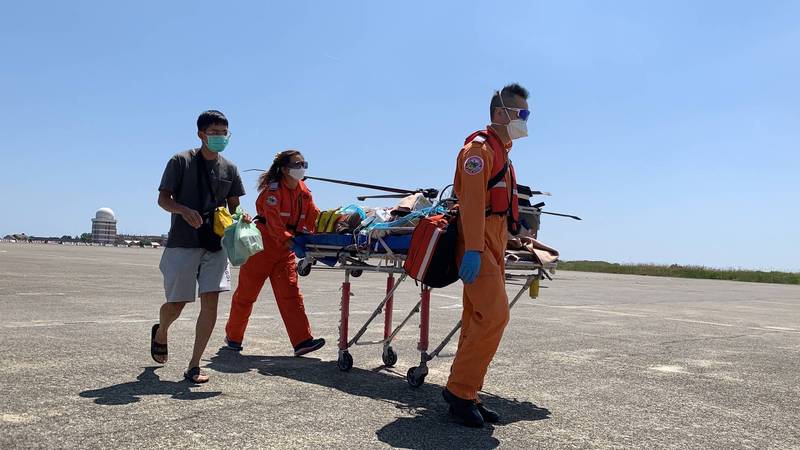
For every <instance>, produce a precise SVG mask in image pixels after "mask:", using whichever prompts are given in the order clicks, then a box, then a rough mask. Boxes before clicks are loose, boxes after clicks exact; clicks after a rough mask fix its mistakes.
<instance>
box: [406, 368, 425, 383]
mask: <svg viewBox="0 0 800 450" xmlns="http://www.w3.org/2000/svg"><path fill="white" fill-rule="evenodd" d="M417 369H418V367H411V368H409V369H408V372H406V381H408V384H410V385H411V387H414V388H418V387H420V386H422V385H423V384H424V383H425V374H420V373H419V372H418V371H417Z"/></svg>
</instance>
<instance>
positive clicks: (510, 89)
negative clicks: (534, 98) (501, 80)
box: [489, 83, 530, 118]
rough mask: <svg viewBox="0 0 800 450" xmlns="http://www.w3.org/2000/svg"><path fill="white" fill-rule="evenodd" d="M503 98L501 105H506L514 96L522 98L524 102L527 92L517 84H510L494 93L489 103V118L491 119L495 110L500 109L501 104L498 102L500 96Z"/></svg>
mask: <svg viewBox="0 0 800 450" xmlns="http://www.w3.org/2000/svg"><path fill="white" fill-rule="evenodd" d="M501 95H502V96H503V103H508V100H511V98H512V97H514V96H519V97H522V98H524V99H525V100H527V99H528V95H530V94H529V93H528V90H527V89H525V88H524V87H522V86H520V85H519V84H517V83H511V84H509V85H506V86H505V87H504V88H503V89H501V90H500V91H495V93H494V95H493V96H492V101H491V102H490V103H489V118H491V117H492V114H494V109H495V108H500V107H501V106H503V104H502V103H501V102H500V96H501Z"/></svg>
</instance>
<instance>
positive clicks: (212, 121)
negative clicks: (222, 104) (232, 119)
mask: <svg viewBox="0 0 800 450" xmlns="http://www.w3.org/2000/svg"><path fill="white" fill-rule="evenodd" d="M211 125H225V126H226V127H227V126H228V118H227V117H225V114H222V113H221V112H220V111H217V110H216V109H209V110H208V111H203V112H202V113H201V114H200V117H198V118H197V131H206V130H207V129H208V127H210V126H211Z"/></svg>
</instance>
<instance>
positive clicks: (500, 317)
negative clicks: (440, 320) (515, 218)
mask: <svg viewBox="0 0 800 450" xmlns="http://www.w3.org/2000/svg"><path fill="white" fill-rule="evenodd" d="M487 132H488V133H490V134H494V135H495V136H496V134H495V133H494V131H492V130H491V128H489V129H488V131H487ZM498 140H499V137H498ZM510 149H511V145H510V144H508V145H506V152H505V153H506V155H507V153H508V150H510ZM506 158H507V156H506ZM494 159H495V158H494V152H493V151H492V149H491V147H490V146H489V143H488V142H484V141H483V140H482V139H476V140H473V141H472V142H469V143H467V144H466V145H465V146H464V148H462V149H461V152H460V153H459V155H458V163H457V166H456V175H455V182H454V184H455V185H454V190H455V194H456V196H457V197H458V200H459V205H460V214H459V225H458V249H457V252H458V255H457V257H458V261H459V262H460V261H461V260H462V258H463V256H464V252H465V251H467V250H476V251H479V252H481V267H480V272H479V273H478V276H477V278H476V279H475V281H474V282H473V283H472V284H465V285H464V311H463V313H462V315H461V322H462V326H461V335H460V336H459V339H458V350H457V352H456V356H455V359H454V360H453V365H452V366H451V367H450V378H449V379H448V380H447V389H448V390H449V391H450V392H451V393H453V394H454V395H456V396H458V397H460V398H463V399H468V400H475V399H477V396H478V391H479V390H481V389H482V387H483V379H484V377H485V376H486V370H487V369H488V368H489V363H491V362H492V358H493V357H494V354H495V352H496V351H497V347H498V346H499V345H500V339H501V338H502V337H503V330H505V327H506V324H507V323H508V318H509V313H508V296H507V295H506V289H505V283H504V278H505V250H506V244H507V241H508V222H507V220H508V219H507V217H505V216H499V215H490V216H488V217H487V216H486V210H487V208H488V207H489V205H490V201H489V195H488V192H487V184H488V182H489V180H490V179H491V178H492V173H493V168H494V167H495V164H500V165H501V166H502V165H503V164H504V163H505V161H494ZM511 180H512V179H511V175H510V171H509V172H508V173H506V179H505V181H506V183H508V185H509V186H511V184H512V181H511Z"/></svg>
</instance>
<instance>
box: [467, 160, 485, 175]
mask: <svg viewBox="0 0 800 450" xmlns="http://www.w3.org/2000/svg"><path fill="white" fill-rule="evenodd" d="M484 165H485V164H484V162H483V158H481V157H480V156H470V157H469V158H467V160H466V161H464V172H466V173H467V175H477V174H479V173H481V171H483V166H484Z"/></svg>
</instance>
